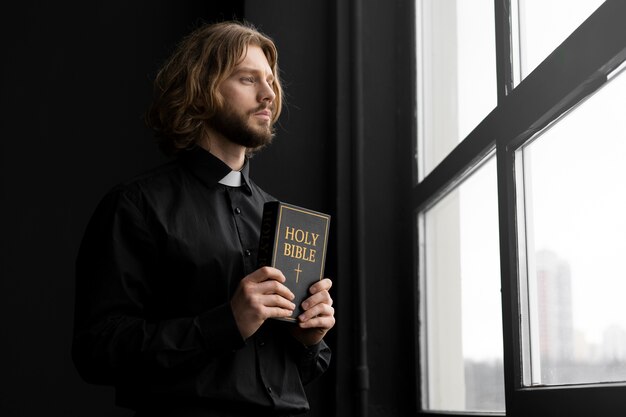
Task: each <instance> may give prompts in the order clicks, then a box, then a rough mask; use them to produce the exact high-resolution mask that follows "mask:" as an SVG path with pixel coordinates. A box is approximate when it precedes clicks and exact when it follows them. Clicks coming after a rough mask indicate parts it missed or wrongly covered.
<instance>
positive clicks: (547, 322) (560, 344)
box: [515, 72, 626, 385]
mask: <svg viewBox="0 0 626 417" xmlns="http://www.w3.org/2000/svg"><path fill="white" fill-rule="evenodd" d="M624 97H626V74H624V73H623V72H620V73H619V74H618V75H615V77H613V79H612V80H611V81H610V82H609V83H607V84H606V85H605V86H603V87H602V88H601V89H599V90H598V91H597V92H595V93H594V94H593V96H591V97H590V98H589V99H588V100H586V101H584V102H583V103H581V104H580V105H579V106H577V107H576V108H575V109H573V110H572V111H570V112H569V113H568V114H567V115H566V116H565V117H562V118H561V119H559V120H557V121H556V122H555V123H554V124H553V125H551V126H550V127H548V128H546V129H544V131H542V132H540V133H539V134H538V135H536V137H535V138H533V140H531V141H528V142H527V143H526V144H525V145H524V146H522V147H521V148H520V149H519V150H518V151H517V152H516V154H515V159H516V161H518V169H517V170H516V172H517V174H518V178H517V180H516V183H517V184H523V187H518V188H517V202H518V205H519V210H522V211H523V212H524V213H525V216H524V217H525V222H524V225H525V229H524V230H523V233H518V235H520V237H521V238H522V239H524V241H523V242H521V244H520V245H519V248H521V249H522V250H524V253H522V254H521V256H520V258H522V259H526V265H523V266H522V273H521V274H520V279H524V275H525V276H526V279H527V282H526V283H525V284H526V285H525V286H524V287H523V288H524V289H525V291H524V294H522V297H523V298H524V299H526V300H527V304H526V306H527V309H528V311H526V312H525V313H526V315H527V317H528V318H529V321H528V328H527V329H524V330H525V331H526V333H525V334H526V340H525V341H524V343H525V344H528V349H527V352H528V353H529V354H528V356H527V357H526V358H524V368H525V369H526V371H525V373H524V375H526V377H525V379H524V385H559V384H572V383H589V382H614V381H626V305H625V304H624V303H623V294H624V293H626V288H624V287H623V286H624V285H626V280H625V279H624V277H626V273H625V272H622V270H623V268H622V257H623V254H625V253H626V238H625V236H626V217H624V213H626V187H625V186H624V184H626V173H625V172H624V170H623V160H624V159H623V158H624V157H625V156H626V126H625V125H624V114H626V102H625V101H624ZM590 121H591V122H590ZM518 227H519V226H518ZM524 272H525V274H524Z"/></svg>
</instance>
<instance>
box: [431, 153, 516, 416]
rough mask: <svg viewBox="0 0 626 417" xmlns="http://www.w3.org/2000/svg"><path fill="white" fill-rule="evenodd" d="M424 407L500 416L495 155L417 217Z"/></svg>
mask: <svg viewBox="0 0 626 417" xmlns="http://www.w3.org/2000/svg"><path fill="white" fill-rule="evenodd" d="M420 222H421V223H422V226H423V227H422V228H421V230H424V232H423V236H421V237H420V241H421V244H420V247H421V248H422V253H420V259H421V260H422V262H421V267H422V271H421V272H420V277H421V281H420V283H421V285H422V291H421V295H422V298H421V309H422V310H421V312H420V314H421V318H420V323H423V327H422V329H421V334H422V339H421V340H422V349H421V351H422V352H423V358H422V360H421V363H422V375H423V381H425V382H426V383H425V384H423V385H422V387H423V389H424V392H423V394H424V395H423V396H422V398H423V399H424V402H423V404H422V406H423V408H424V409H426V410H438V411H494V412H502V411H504V375H503V367H502V360H503V353H502V352H503V347H502V318H501V317H502V313H501V294H500V260H499V246H498V204H497V184H496V163H495V157H491V158H490V159H489V160H488V162H487V163H485V164H484V165H483V166H482V167H480V168H479V169H477V170H476V171H475V172H474V173H473V174H472V175H471V176H470V177H469V178H467V179H466V180H465V181H464V182H463V183H462V184H461V185H460V186H458V187H457V188H456V189H455V190H454V191H452V192H451V193H449V194H448V195H447V196H445V197H444V198H443V199H441V200H440V201H439V202H437V203H436V204H435V205H434V206H433V207H431V208H430V209H428V210H426V211H425V212H423V213H422V214H421V215H420Z"/></svg>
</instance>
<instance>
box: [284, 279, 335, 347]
mask: <svg viewBox="0 0 626 417" xmlns="http://www.w3.org/2000/svg"><path fill="white" fill-rule="evenodd" d="M332 285H333V283H332V281H331V280H330V279H328V278H324V279H323V280H321V281H318V282H316V283H315V284H313V285H311V287H310V288H309V292H310V293H311V296H310V297H309V298H307V299H306V300H304V301H303V302H302V309H303V310H304V313H302V314H300V315H299V316H298V326H297V327H294V328H293V330H292V335H293V336H294V337H295V338H296V339H298V340H299V341H300V343H302V344H303V345H305V346H312V345H315V344H317V343H319V342H320V341H321V340H322V339H323V338H324V336H325V335H326V333H327V332H328V331H329V330H330V329H331V328H332V327H333V326H334V325H335V309H334V308H333V307H332V305H333V299H332V298H331V297H330V293H329V292H328V290H330V287H332Z"/></svg>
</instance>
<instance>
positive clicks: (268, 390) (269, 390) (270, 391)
mask: <svg viewBox="0 0 626 417" xmlns="http://www.w3.org/2000/svg"><path fill="white" fill-rule="evenodd" d="M266 388H267V392H269V393H270V394H271V393H272V387H269V386H268V387H266Z"/></svg>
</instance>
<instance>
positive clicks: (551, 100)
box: [410, 0, 626, 416]
mask: <svg viewBox="0 0 626 417" xmlns="http://www.w3.org/2000/svg"><path fill="white" fill-rule="evenodd" d="M512 1H515V0H494V4H495V25H496V61H497V72H496V73H497V85H498V105H497V107H496V108H495V109H494V110H493V111H492V112H491V113H489V115H487V116H486V117H485V118H484V119H483V120H482V122H481V123H480V124H479V125H478V126H476V128H475V129H474V130H473V131H472V132H470V134H469V135H468V136H467V137H466V138H464V139H463V141H461V142H460V143H459V144H458V145H457V146H456V147H455V148H454V149H453V150H452V152H451V153H450V154H448V156H447V157H446V158H445V159H444V160H443V161H442V162H440V163H439V165H437V166H436V167H435V168H434V169H433V170H432V171H431V172H430V173H429V174H428V175H427V176H425V177H424V178H423V180H422V181H421V182H419V183H416V184H415V185H414V187H413V189H412V193H411V202H410V204H411V208H412V210H413V218H414V219H415V220H414V221H415V223H414V229H413V230H415V232H414V245H415V247H414V253H419V251H418V249H419V248H418V244H419V241H418V240H417V239H418V237H419V234H420V233H421V232H420V230H419V227H418V222H417V218H418V215H419V213H420V212H421V211H423V210H424V209H425V208H426V207H428V206H430V205H432V204H433V203H434V202H435V201H437V200H438V199H439V198H440V197H441V196H443V195H445V194H446V193H447V192H449V191H450V190H451V189H452V188H454V187H456V186H457V185H458V184H459V183H460V182H462V181H463V179H464V178H466V176H467V175H468V174H469V173H470V172H471V171H472V170H473V169H474V168H475V167H476V165H477V164H479V163H480V162H481V161H482V160H483V159H484V158H485V157H486V156H487V155H488V154H489V153H490V152H493V151H494V149H495V152H496V158H497V175H498V206H499V207H498V212H499V233H500V267H501V285H502V309H503V311H502V323H503V338H504V340H503V347H504V380H505V401H506V415H508V416H527V415H538V416H543V415H569V416H587V415H594V414H597V413H598V411H599V410H601V411H602V413H603V416H621V415H624V414H625V413H626V402H624V401H623V400H621V398H623V397H624V395H625V394H626V383H601V384H598V383H594V384H577V385H568V386H549V387H546V386H534V387H524V386H523V385H522V380H523V379H522V376H523V369H522V351H521V349H522V344H521V340H522V332H523V323H522V322H521V319H518V318H519V317H522V313H523V311H522V305H521V302H520V299H519V295H520V269H519V263H520V262H521V261H520V260H519V259H518V253H519V251H518V242H519V241H518V230H517V224H516V222H517V218H518V213H517V203H516V189H515V180H516V178H515V175H516V174H515V172H516V167H515V164H516V160H515V152H516V151H517V150H518V149H519V148H520V147H521V146H522V145H523V144H524V143H526V141H528V140H530V139H531V138H532V137H533V136H534V135H535V134H536V133H537V132H539V131H541V130H542V129H543V128H545V127H547V126H548V125H549V124H550V123H551V122H553V121H554V120H556V119H557V118H559V117H560V116H561V115H563V114H564V113H565V112H567V111H568V110H569V109H571V108H572V107H573V106H575V105H576V104H577V103H579V102H580V101H581V100H583V99H584V98H585V97H587V96H588V95H590V94H592V93H593V92H595V91H596V90H597V89H598V88H600V87H601V86H602V85H603V84H604V83H605V82H606V81H607V79H608V76H609V75H610V73H611V72H612V71H613V70H615V69H616V68H617V67H618V66H619V65H621V64H622V63H623V62H624V61H625V60H626V25H624V24H623V18H624V17H626V2H624V1H623V0H606V1H605V3H603V4H602V5H601V6H600V7H599V8H598V9H597V10H596V11H595V12H594V13H593V14H592V15H591V16H590V17H588V18H587V19H586V20H585V22H583V23H582V24H581V25H580V26H579V27H578V28H577V29H576V30H575V31H574V32H573V33H572V34H570V36H568V38H567V39H566V40H565V41H563V42H562V43H561V44H560V45H559V46H558V47H557V49H555V50H554V51H553V52H552V53H551V54H550V55H549V56H548V57H547V58H546V59H545V60H544V61H543V62H542V63H541V64H540V65H539V66H537V67H536V68H535V70H534V71H533V72H532V73H531V74H529V75H528V76H527V77H526V78H525V79H524V80H522V81H521V83H519V85H516V86H514V73H513V71H514V68H513V62H514V61H513V60H512V52H513V50H512V46H511V39H512V22H511V17H510V16H511V12H512V11H514V10H513V8H512V6H513V5H514V4H512ZM529 103H531V104H532V105H529ZM418 110H419V109H418ZM411 140H412V141H413V143H415V138H411ZM414 146H416V145H415V144H414ZM418 258H419V257H416V259H415V261H414V262H415V268H414V274H415V275H414V276H415V281H416V284H415V291H416V294H415V299H416V309H415V315H416V318H417V320H416V323H420V320H421V319H420V315H419V314H420V306H419V303H418V301H417V300H419V295H420V294H419V291H420V283H421V281H422V280H421V278H420V276H419V273H420V267H421V266H420V260H419V259H418ZM415 331H416V332H417V334H418V335H419V334H420V333H419V332H420V329H415ZM418 337H419V336H418ZM420 347H421V345H420V344H419V343H418V344H417V345H416V361H417V365H418V366H417V392H416V394H417V413H418V414H419V415H439V416H440V415H446V414H459V413H445V412H428V411H421V404H422V401H421V395H422V392H423V389H422V386H421V381H420V380H421V375H420V372H421V371H420V369H421V364H422V360H423V352H420V350H421V349H420ZM462 414H464V413H462ZM468 414H472V415H493V414H480V413H479V414H477V413H468Z"/></svg>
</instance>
